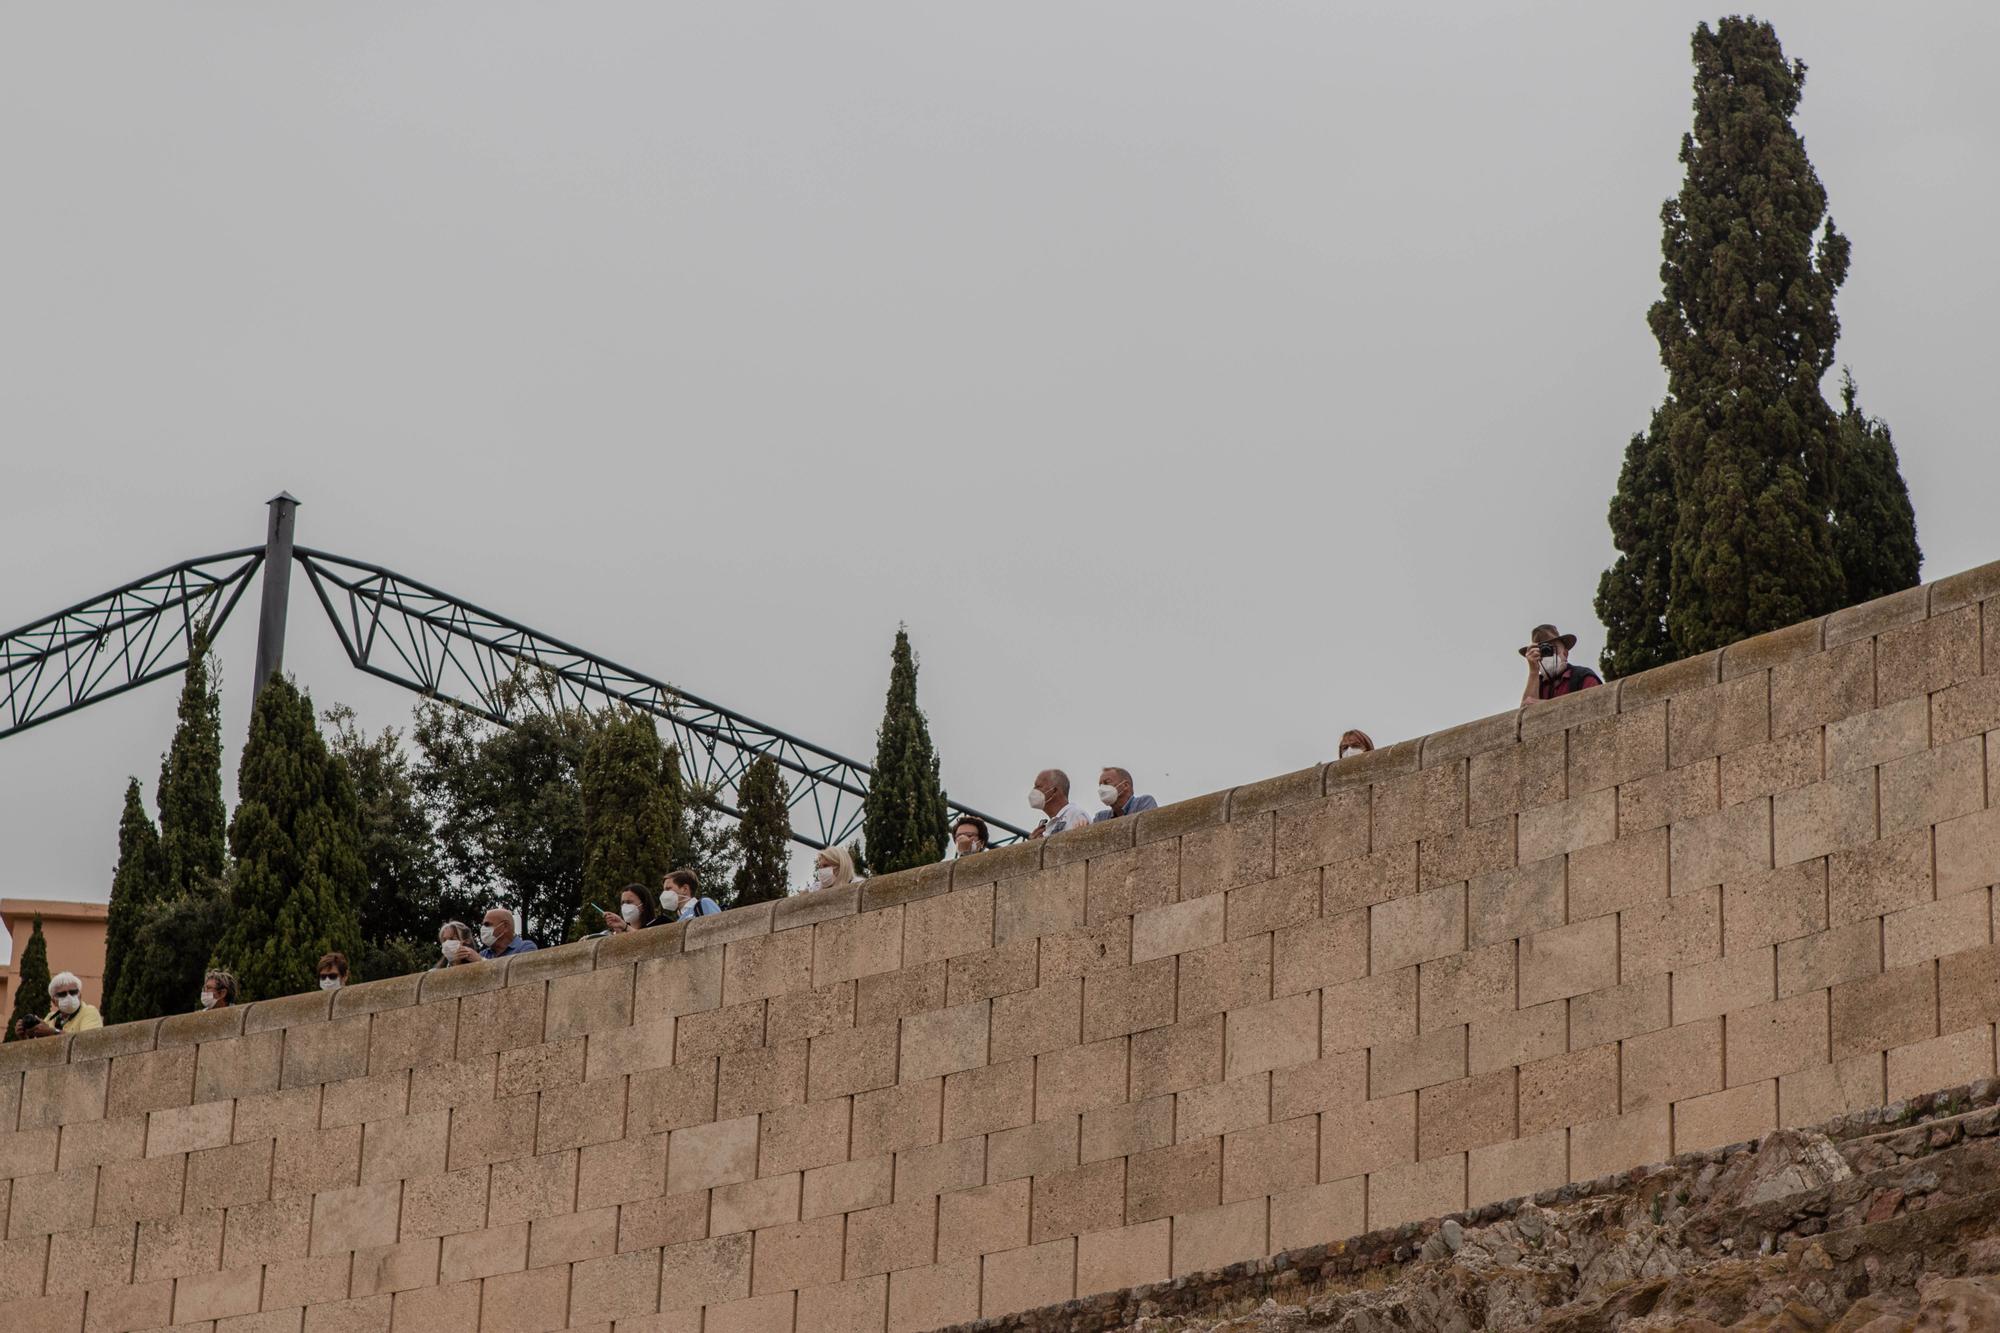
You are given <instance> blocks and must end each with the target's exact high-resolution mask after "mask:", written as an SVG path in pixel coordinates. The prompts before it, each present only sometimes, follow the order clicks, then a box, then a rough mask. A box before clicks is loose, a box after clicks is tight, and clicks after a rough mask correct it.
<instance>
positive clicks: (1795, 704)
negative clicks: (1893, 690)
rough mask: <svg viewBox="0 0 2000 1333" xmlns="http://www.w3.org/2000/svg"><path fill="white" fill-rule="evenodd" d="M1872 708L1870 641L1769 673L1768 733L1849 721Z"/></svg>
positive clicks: (1861, 641) (1805, 659)
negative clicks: (1848, 719)
mask: <svg viewBox="0 0 2000 1333" xmlns="http://www.w3.org/2000/svg"><path fill="white" fill-rule="evenodd" d="M1874 706H1875V644H1874V640H1872V639H1861V640H1858V641H1856V642H1854V643H1849V644H1843V645H1841V646H1840V647H1838V648H1830V649H1828V650H1827V651H1826V652H1823V653H1815V654H1813V655H1811V656H1809V657H1804V658H1801V659H1799V660H1798V661H1796V662H1787V663H1785V664H1783V665H1781V666H1777V667H1774V668H1773V669H1772V671H1771V733H1772V734H1773V735H1777V736H1782V735H1784V734H1785V733H1787V732H1792V731H1797V730H1799V729H1800V728H1801V727H1811V726H1818V725H1820V724H1821V723H1825V722H1832V721H1834V720H1835V719H1836V718H1843V717H1852V716H1853V715H1854V714H1856V713H1861V712H1865V711H1867V710H1868V709H1870V708H1873V707H1874Z"/></svg>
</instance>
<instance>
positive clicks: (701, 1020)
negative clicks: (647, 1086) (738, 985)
mask: <svg viewBox="0 0 2000 1333" xmlns="http://www.w3.org/2000/svg"><path fill="white" fill-rule="evenodd" d="M764 1014H765V1002H764V1001H762V1000H751V1001H749V1002H748V1003H745V1004H732V1005H730V1006H729V1007H728V1008H726V1009H710V1010H705V1011H704V1012H702V1013H698V1014H682V1015H681V1016H680V1017H678V1018H676V1019H675V1020H674V1063H675V1064H689V1063H691V1062H694V1061H698V1060H706V1059H708V1058H709V1057H710V1056H714V1055H722V1054H725V1053H726V1052H729V1051H750V1050H755V1049H756V1048H757V1047H759V1046H762V1045H763V1044H764Z"/></svg>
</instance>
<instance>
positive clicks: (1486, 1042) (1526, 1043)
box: [1465, 1000, 1569, 1074]
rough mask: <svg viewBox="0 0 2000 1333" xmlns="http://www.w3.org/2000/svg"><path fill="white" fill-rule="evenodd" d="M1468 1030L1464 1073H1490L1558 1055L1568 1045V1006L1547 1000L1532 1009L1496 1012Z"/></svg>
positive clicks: (1563, 1002) (1557, 1001)
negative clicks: (1547, 1001)
mask: <svg viewBox="0 0 2000 1333" xmlns="http://www.w3.org/2000/svg"><path fill="white" fill-rule="evenodd" d="M1469 1028H1470V1030H1469V1032H1468V1033H1467V1038H1466V1055H1465V1072H1466V1073H1468V1074H1485V1073H1490V1072H1492V1071H1493V1070H1495V1069H1502V1068H1505V1067H1507V1066H1509V1065H1520V1064H1526V1063H1528V1062H1529V1061H1531V1060H1541V1059H1544V1058H1546V1057H1548V1056H1551V1055H1560V1054H1562V1052H1563V1051H1564V1050H1565V1049H1567V1047H1568V1044H1569V1005H1568V1004H1567V1003H1566V1002H1565V1001H1562V1000H1551V1001H1550V1002H1549V1003H1547V1004H1538V1005H1536V1006H1535V1007H1534V1008H1532V1009H1501V1010H1496V1011H1493V1012H1491V1013H1489V1014H1488V1015H1487V1016H1486V1017H1483V1018H1475V1019H1473V1020H1472V1022H1471V1024H1470V1025H1469Z"/></svg>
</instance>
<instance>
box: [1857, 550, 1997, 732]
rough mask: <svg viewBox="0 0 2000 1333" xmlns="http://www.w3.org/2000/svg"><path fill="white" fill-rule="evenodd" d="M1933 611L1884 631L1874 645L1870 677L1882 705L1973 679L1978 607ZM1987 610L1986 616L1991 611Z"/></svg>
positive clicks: (1977, 666)
mask: <svg viewBox="0 0 2000 1333" xmlns="http://www.w3.org/2000/svg"><path fill="white" fill-rule="evenodd" d="M1972 572H1974V573H1976V572H1977V571H1972ZM1942 582H1943V583H1945V584H1949V583H1950V582H1951V580H1949V579H1947V580H1943V581H1942ZM1938 609H1939V611H1940V614H1938V615H1934V616H1932V617H1931V618H1930V619H1928V620H1920V621H1918V622H1917V623H1915V624H1913V625H1908V626H1904V627H1900V628H1896V629H1890V630H1886V631H1884V632H1883V634H1882V635H1881V637H1880V639H1879V640H1877V649H1876V654H1877V662H1876V677H1877V679H1878V681H1879V682H1880V688H1881V694H1882V701H1883V702H1885V703H1886V702H1888V701H1889V700H1890V699H1899V698H1902V697H1904V696H1905V695H1910V694H1924V693H1927V692H1929V691H1931V690H1936V689H1939V688H1942V687H1943V686H1945V685H1948V684H1950V683H1951V682H1953V681H1958V680H1964V679H1966V678H1968V677H1970V676H1976V675H1978V674H1979V625H1978V621H1979V614H1978V608H1977V607H1973V606H1957V607H1953V608H1951V609H1949V610H1945V609H1944V608H1942V607H1939V608H1938ZM1987 610H1988V613H1989V616H1990V613H1991V608H1990V607H1989V608H1987ZM1989 628H1990V627H1989ZM1990 660H1991V659H1990V658H1989V661H1990ZM1989 669H1990V668H1989Z"/></svg>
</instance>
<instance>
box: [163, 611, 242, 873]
mask: <svg viewBox="0 0 2000 1333" xmlns="http://www.w3.org/2000/svg"><path fill="white" fill-rule="evenodd" d="M221 685H222V681H221V672H220V669H219V668H218V667H217V665H216V661H215V655H214V654H213V653H211V652H210V651H209V644H208V630H207V627H206V626H204V627H203V628H201V629H199V630H197V631H196V632H195V636H194V647H193V649H192V651H191V652H190V653H189V655H188V665H187V674H186V676H185V678H184V679H183V680H182V681H181V702H180V721H179V723H178V724H177V725H176V726H175V727H174V739H173V743H172V745H171V746H169V747H168V749H167V753H166V757H165V758H164V759H162V760H161V761H160V787H159V799H158V804H159V808H160V863H161V873H162V883H163V885H164V891H165V892H166V893H168V894H175V893H186V892H189V891H191V890H196V889H200V888H206V887H209V886H212V885H213V884H214V883H215V882H216V881H217V880H219V879H220V878H221V877H222V867H223V863H224V860H225V859H226V858H225V842H224V836H225V833H226V831H227V829H228V827H229V816H228V812H227V811H226V810H225V809H224V808H223V804H222V690H221Z"/></svg>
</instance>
